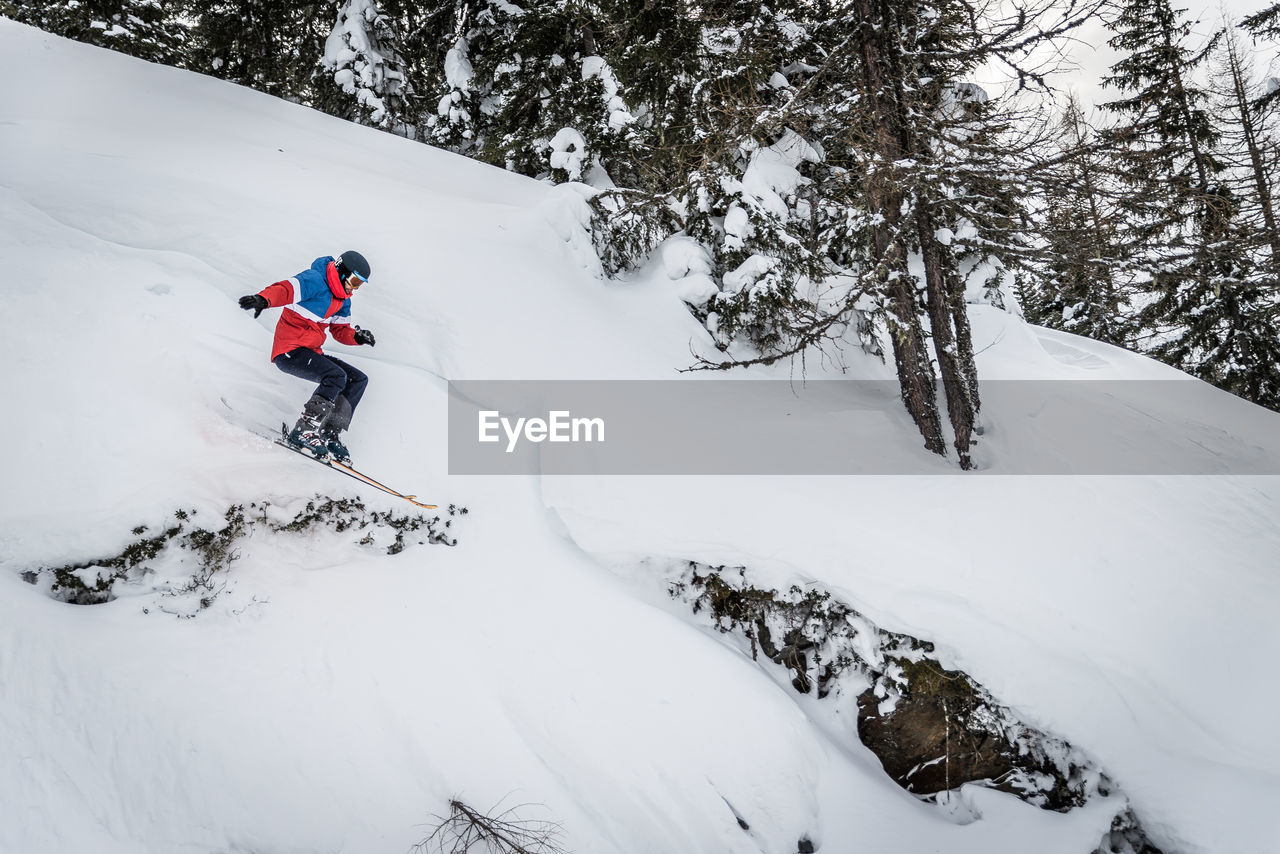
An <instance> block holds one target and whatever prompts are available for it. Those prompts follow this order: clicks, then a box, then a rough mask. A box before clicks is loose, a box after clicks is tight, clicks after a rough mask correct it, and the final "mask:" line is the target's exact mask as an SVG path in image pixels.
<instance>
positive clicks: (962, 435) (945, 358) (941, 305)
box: [916, 205, 975, 469]
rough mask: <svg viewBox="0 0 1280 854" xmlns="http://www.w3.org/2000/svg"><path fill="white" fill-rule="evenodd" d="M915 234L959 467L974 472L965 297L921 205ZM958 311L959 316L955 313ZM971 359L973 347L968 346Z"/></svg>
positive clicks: (933, 226)
mask: <svg viewBox="0 0 1280 854" xmlns="http://www.w3.org/2000/svg"><path fill="white" fill-rule="evenodd" d="M916 230H917V233H918V239H919V240H920V250H921V254H922V255H923V260H924V282H925V296H926V305H927V307H928V310H929V324H930V326H932V328H933V351H934V353H935V354H936V355H937V357H938V368H939V370H940V372H941V373H942V390H943V393H944V394H945V395H946V400H947V416H948V417H949V418H950V419H951V426H952V428H953V429H954V431H955V435H956V451H957V453H959V455H960V467H961V468H964V469H968V468H972V466H973V463H972V461H971V460H970V459H969V445H970V442H971V441H972V438H973V422H974V415H975V412H974V399H973V395H972V393H971V389H970V382H969V379H970V377H969V372H968V371H967V370H966V369H965V366H964V364H963V361H962V359H961V355H960V344H959V341H958V340H957V337H958V336H957V330H956V328H955V325H956V322H957V321H958V320H959V319H960V318H963V322H964V330H965V336H966V338H967V337H968V331H969V325H968V316H967V315H966V314H965V308H964V295H963V293H962V294H960V301H959V303H960V304H959V306H957V305H956V303H955V300H954V299H953V296H954V293H953V292H954V287H953V285H954V283H953V282H952V281H950V279H951V277H950V276H948V275H947V270H948V264H947V260H948V259H947V258H946V251H947V250H946V247H945V246H943V245H942V244H941V243H939V242H938V238H937V237H936V236H935V234H936V232H937V225H936V224H935V223H934V221H933V217H932V215H930V213H929V211H928V209H927V208H926V207H924V206H923V205H921V207H920V208H919V209H918V210H917V211H916ZM957 308H958V309H959V311H958V312H957V310H956V309H957ZM968 349H969V351H970V357H971V358H972V350H973V344H972V341H969V342H968Z"/></svg>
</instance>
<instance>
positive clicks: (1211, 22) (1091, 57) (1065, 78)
mask: <svg viewBox="0 0 1280 854" xmlns="http://www.w3.org/2000/svg"><path fill="white" fill-rule="evenodd" d="M1174 2H1175V7H1180V8H1185V9H1187V11H1188V14H1190V15H1195V18H1194V20H1197V21H1199V23H1198V24H1197V25H1196V26H1195V32H1196V34H1197V35H1198V36H1199V40H1197V41H1194V42H1193V43H1192V47H1198V46H1199V45H1200V44H1201V43H1202V41H1203V40H1204V39H1206V38H1208V36H1209V35H1210V34H1211V33H1212V32H1213V31H1214V30H1215V29H1216V28H1217V27H1218V26H1219V23H1220V21H1221V20H1222V16H1223V14H1224V13H1225V14H1227V15H1229V16H1231V17H1233V18H1235V19H1236V20H1239V19H1240V18H1242V17H1244V16H1246V15H1252V14H1254V13H1255V12H1257V11H1259V10H1261V9H1263V8H1265V7H1267V6H1269V5H1271V3H1272V2H1274V0H1222V2H1220V3H1219V2H1217V0H1214V2H1211V3H1202V2H1199V0H1182V2H1181V3H1179V2H1178V0H1174ZM1109 38H1110V33H1109V32H1108V31H1107V29H1106V27H1105V26H1103V24H1102V21H1101V20H1093V21H1089V22H1087V23H1085V24H1084V25H1083V26H1081V27H1080V28H1079V29H1077V30H1076V31H1075V33H1074V38H1073V41H1072V43H1071V45H1070V49H1069V50H1068V54H1069V57H1070V60H1071V62H1072V63H1073V64H1074V65H1075V66H1076V68H1075V70H1066V71H1064V72H1063V73H1061V74H1058V75H1056V76H1055V77H1054V78H1053V82H1054V85H1055V86H1056V87H1058V88H1059V89H1062V90H1064V91H1074V92H1075V93H1076V95H1077V96H1078V97H1079V98H1080V100H1081V101H1082V102H1083V103H1085V104H1098V103H1101V102H1104V101H1108V100H1111V99H1114V98H1115V97H1116V96H1117V95H1116V92H1115V90H1114V89H1103V88H1102V86H1101V82H1102V78H1103V77H1104V76H1106V74H1107V73H1108V71H1109V69H1110V67H1111V65H1112V63H1114V62H1115V61H1116V60H1117V59H1118V58H1119V55H1118V54H1117V53H1116V52H1115V51H1113V50H1112V49H1111V48H1110V47H1108V46H1107V39H1109ZM1246 44H1247V42H1246ZM1258 53H1259V57H1258V60H1259V66H1258V71H1259V72H1262V71H1264V70H1267V69H1269V71H1268V73H1269V74H1270V75H1271V76H1280V59H1278V57H1280V45H1276V44H1263V45H1259V48H1258Z"/></svg>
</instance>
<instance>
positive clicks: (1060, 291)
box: [1027, 97, 1126, 345]
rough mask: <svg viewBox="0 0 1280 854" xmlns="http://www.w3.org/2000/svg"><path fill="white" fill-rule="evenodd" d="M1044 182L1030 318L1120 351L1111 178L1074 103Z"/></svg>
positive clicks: (1119, 268) (1120, 289) (1121, 270)
mask: <svg viewBox="0 0 1280 854" xmlns="http://www.w3.org/2000/svg"><path fill="white" fill-rule="evenodd" d="M1058 127H1059V130H1060V133H1059V135H1058V140H1057V143H1056V144H1055V146H1054V156H1053V166H1052V168H1051V169H1049V170H1048V172H1047V174H1046V175H1045V176H1044V178H1043V179H1042V180H1043V183H1044V189H1043V193H1044V214H1043V217H1042V221H1041V226H1040V228H1039V232H1040V235H1041V239H1042V241H1043V261H1042V263H1041V264H1039V265H1038V271H1037V273H1038V275H1037V277H1036V279H1037V290H1038V291H1039V293H1038V295H1037V297H1036V298H1034V300H1033V305H1031V306H1027V308H1028V312H1027V316H1028V318H1029V319H1031V320H1032V321H1033V322H1035V323H1040V324H1043V325H1045V326H1050V327H1053V328H1055V329H1063V330H1066V331H1068V332H1074V333H1076V334H1078V335H1084V336H1087V337H1089V338H1094V339H1096V340H1099V341H1105V342H1107V343H1109V344H1119V345H1123V344H1124V343H1125V339H1126V334H1125V328H1124V324H1123V322H1122V316H1121V303H1122V300H1123V294H1124V292H1125V290H1126V287H1125V283H1124V281H1123V280H1122V277H1123V276H1124V275H1125V265H1124V261H1123V258H1122V257H1121V252H1120V248H1119V246H1118V245H1117V241H1118V236H1117V225H1118V221H1119V220H1120V218H1121V216H1122V214H1121V212H1120V211H1118V210H1117V209H1116V202H1115V198H1116V188H1115V179H1114V177H1113V176H1112V175H1111V174H1110V173H1109V172H1108V168H1107V164H1106V162H1105V160H1104V157H1103V155H1102V154H1101V153H1100V151H1099V149H1098V146H1097V135H1096V132H1095V131H1094V130H1093V128H1091V127H1090V126H1089V124H1088V121H1087V119H1086V118H1085V116H1084V113H1083V110H1082V109H1081V107H1080V104H1079V102H1078V101H1076V99H1075V98H1074V97H1072V98H1070V99H1069V100H1068V102H1067V106H1066V109H1065V110H1064V111H1063V114H1062V117H1061V120H1060V122H1059V125H1058Z"/></svg>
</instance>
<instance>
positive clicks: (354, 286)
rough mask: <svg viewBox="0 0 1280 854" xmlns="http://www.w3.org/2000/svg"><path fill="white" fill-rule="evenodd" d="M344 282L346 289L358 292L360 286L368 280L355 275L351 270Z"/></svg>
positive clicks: (357, 274)
mask: <svg viewBox="0 0 1280 854" xmlns="http://www.w3.org/2000/svg"><path fill="white" fill-rule="evenodd" d="M346 281H347V287H349V288H351V290H353V291H358V290H360V286H361V285H363V284H364V283H365V282H367V281H369V280H368V279H366V278H365V277H364V276H362V275H360V274H359V273H357V272H356V271H355V270H352V271H351V272H350V273H349V274H348V275H347V280H346Z"/></svg>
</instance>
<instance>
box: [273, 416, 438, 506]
mask: <svg viewBox="0 0 1280 854" xmlns="http://www.w3.org/2000/svg"><path fill="white" fill-rule="evenodd" d="M286 435H287V434H286V433H285V431H284V430H283V429H282V430H281V435H280V436H278V437H276V438H275V439H273V440H272V441H273V442H275V444H277V445H279V446H280V447H282V448H285V449H287V450H290V451H293V452H294V453H295V454H297V455H298V456H301V457H306V458H307V459H309V460H311V461H313V462H317V463H319V464H320V465H322V466H325V467H326V468H331V469H333V470H334V471H336V472H338V473H339V474H344V475H346V476H347V477H349V478H351V479H352V480H358V481H360V482H361V483H363V484H364V485H365V486H372V487H373V488H374V489H377V490H380V491H382V492H385V493H387V494H388V495H394V496H395V497H396V498H401V499H404V500H405V501H408V502H409V503H410V504H412V505H414V506H415V507H421V508H422V509H423V510H436V509H438V505H436V504H423V503H422V502H421V501H419V500H418V496H416V495H406V494H405V493H403V492H400V491H399V490H397V489H392V488H391V487H390V486H387V485H386V484H385V483H383V482H382V481H380V480H375V479H374V478H372V477H370V476H369V475H367V474H365V473H364V472H362V471H359V470H357V469H354V468H352V467H351V466H348V465H344V464H342V463H340V462H337V461H336V460H324V459H321V458H319V457H317V456H315V455H314V454H312V453H310V452H308V451H304V450H302V449H301V448H295V447H294V446H293V445H291V444H289V442H288V441H286V440H285V438H284V437H285V436H286Z"/></svg>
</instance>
